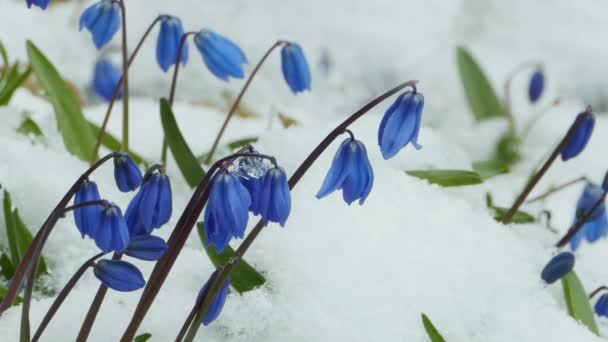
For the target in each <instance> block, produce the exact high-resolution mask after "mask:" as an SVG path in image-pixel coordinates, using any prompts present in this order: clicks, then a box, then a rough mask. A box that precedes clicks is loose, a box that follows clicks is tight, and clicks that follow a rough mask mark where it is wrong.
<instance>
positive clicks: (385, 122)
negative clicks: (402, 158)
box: [378, 91, 424, 159]
mask: <svg viewBox="0 0 608 342" xmlns="http://www.w3.org/2000/svg"><path fill="white" fill-rule="evenodd" d="M423 108H424V97H423V96H422V94H420V93H418V92H416V91H413V92H412V91H408V92H405V93H403V94H401V95H400V96H399V97H398V98H397V100H395V102H394V103H393V104H392V105H391V106H390V107H389V108H388V110H387V111H386V113H384V116H383V117H382V121H381V122H380V129H379V130H378V145H380V150H381V151H382V156H383V157H384V159H389V158H392V157H394V156H395V155H396V154H397V152H399V150H401V149H402V148H404V147H405V146H406V145H407V144H408V143H412V145H413V146H414V148H415V149H417V150H419V149H421V148H422V146H421V145H420V144H418V132H419V131H420V121H421V120H422V109H423Z"/></svg>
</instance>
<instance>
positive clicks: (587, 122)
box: [561, 107, 595, 161]
mask: <svg viewBox="0 0 608 342" xmlns="http://www.w3.org/2000/svg"><path fill="white" fill-rule="evenodd" d="M579 121H580V122H581V123H580V124H579V125H578V128H577V129H576V130H574V126H575V125H577V123H578V122H579ZM593 126H595V115H594V114H593V113H592V112H591V108H590V107H587V110H585V111H584V112H582V113H579V114H578V116H577V117H576V120H574V123H572V126H571V127H570V131H572V130H574V131H573V132H572V134H570V138H569V139H568V141H567V142H566V145H565V146H564V148H562V151H561V155H562V160H563V161H566V160H568V159H570V158H574V157H576V156H578V155H579V153H581V152H582V151H583V149H584V148H585V146H587V143H588V142H589V139H590V138H591V133H592V132H593ZM570 131H569V132H570Z"/></svg>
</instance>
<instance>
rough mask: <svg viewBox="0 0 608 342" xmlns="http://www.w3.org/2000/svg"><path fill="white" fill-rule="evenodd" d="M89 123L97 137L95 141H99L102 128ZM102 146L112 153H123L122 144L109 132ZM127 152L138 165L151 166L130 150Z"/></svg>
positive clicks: (102, 140)
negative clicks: (98, 137)
mask: <svg viewBox="0 0 608 342" xmlns="http://www.w3.org/2000/svg"><path fill="white" fill-rule="evenodd" d="M87 122H88V124H89V127H91V130H92V131H93V135H94V136H95V137H96V138H95V139H97V136H99V130H100V129H101V128H99V126H97V125H96V124H94V123H92V122H90V121H87ZM101 144H102V145H103V146H105V147H107V148H108V149H109V150H111V151H121V150H122V143H121V142H120V141H119V140H118V139H116V137H115V136H113V135H112V134H110V133H109V132H108V131H106V132H105V133H104V135H103V138H102V139H101ZM127 152H128V153H129V155H130V156H131V158H133V161H135V162H136V163H137V164H144V165H150V163H148V162H147V161H145V160H144V158H143V157H142V156H140V155H139V154H137V153H135V152H133V151H132V150H129V151H127Z"/></svg>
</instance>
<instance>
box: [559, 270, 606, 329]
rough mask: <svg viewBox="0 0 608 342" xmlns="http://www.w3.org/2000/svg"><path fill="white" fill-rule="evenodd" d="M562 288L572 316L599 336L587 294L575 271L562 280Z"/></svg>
mask: <svg viewBox="0 0 608 342" xmlns="http://www.w3.org/2000/svg"><path fill="white" fill-rule="evenodd" d="M562 288H563V289H564V298H565V300H566V306H567V307H568V313H569V314H570V316H572V317H573V318H574V319H575V320H577V321H579V322H581V323H583V324H584V325H586V326H587V328H589V330H591V331H592V332H593V333H595V334H596V335H599V331H598V329H597V325H596V323H595V317H594V316H593V310H592V309H591V304H590V303H589V298H588V297H587V292H586V291H585V288H584V287H583V284H581V281H580V280H579V279H578V277H577V276H576V273H574V271H572V272H570V273H568V274H566V275H565V276H564V277H563V278H562Z"/></svg>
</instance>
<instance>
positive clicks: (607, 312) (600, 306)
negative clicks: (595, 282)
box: [594, 293, 608, 317]
mask: <svg viewBox="0 0 608 342" xmlns="http://www.w3.org/2000/svg"><path fill="white" fill-rule="evenodd" d="M594 309H595V313H596V314H597V315H598V316H604V317H608V294H606V293H605V294H603V295H602V296H601V297H600V299H598V300H597V302H596V303H595V306H594Z"/></svg>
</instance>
